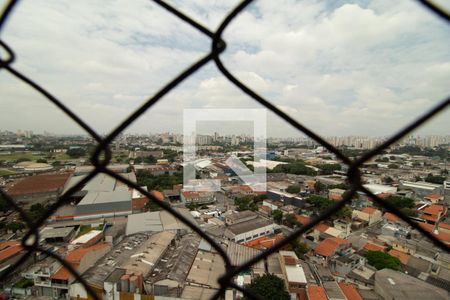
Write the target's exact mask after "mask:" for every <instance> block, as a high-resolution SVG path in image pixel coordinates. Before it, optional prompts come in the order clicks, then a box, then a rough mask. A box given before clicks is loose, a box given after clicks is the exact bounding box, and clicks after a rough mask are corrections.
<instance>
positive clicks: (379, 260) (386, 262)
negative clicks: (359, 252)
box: [364, 250, 400, 270]
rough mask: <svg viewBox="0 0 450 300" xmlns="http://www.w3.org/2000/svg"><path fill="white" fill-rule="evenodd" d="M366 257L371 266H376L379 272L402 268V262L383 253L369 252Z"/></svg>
mask: <svg viewBox="0 0 450 300" xmlns="http://www.w3.org/2000/svg"><path fill="white" fill-rule="evenodd" d="M364 256H365V257H366V258H367V262H368V263H369V265H371V266H374V267H375V268H376V269H377V270H381V269H385V268H389V269H393V270H398V269H399V268H400V260H399V259H398V258H397V257H395V256H391V255H389V254H387V253H385V252H383V251H372V250H369V251H367V252H366V253H365V254H364Z"/></svg>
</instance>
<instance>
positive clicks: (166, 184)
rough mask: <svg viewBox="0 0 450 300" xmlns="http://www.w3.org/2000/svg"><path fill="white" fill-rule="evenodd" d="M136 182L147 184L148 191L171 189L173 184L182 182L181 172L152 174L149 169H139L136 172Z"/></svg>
mask: <svg viewBox="0 0 450 300" xmlns="http://www.w3.org/2000/svg"><path fill="white" fill-rule="evenodd" d="M136 180H137V183H138V184H139V185H140V186H147V189H148V190H149V191H151V190H158V191H162V190H164V189H171V188H173V186H174V185H176V184H180V183H183V173H181V172H177V173H173V174H172V175H170V174H161V175H153V174H152V173H151V172H149V171H139V172H138V173H137V174H136Z"/></svg>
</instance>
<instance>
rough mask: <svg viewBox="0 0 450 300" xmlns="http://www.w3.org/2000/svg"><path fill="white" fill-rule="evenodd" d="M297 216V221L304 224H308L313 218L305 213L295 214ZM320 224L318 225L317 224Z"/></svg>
mask: <svg viewBox="0 0 450 300" xmlns="http://www.w3.org/2000/svg"><path fill="white" fill-rule="evenodd" d="M295 218H296V219H297V221H298V222H299V223H300V224H302V225H306V224H308V223H309V222H310V221H311V218H310V217H308V216H304V215H295ZM317 226H318V225H317Z"/></svg>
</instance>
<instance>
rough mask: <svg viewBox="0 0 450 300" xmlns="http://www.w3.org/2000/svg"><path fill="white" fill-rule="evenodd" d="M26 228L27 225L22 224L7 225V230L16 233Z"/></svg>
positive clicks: (11, 223) (10, 223) (12, 223)
mask: <svg viewBox="0 0 450 300" xmlns="http://www.w3.org/2000/svg"><path fill="white" fill-rule="evenodd" d="M24 228H25V224H24V223H22V222H16V221H13V222H9V223H8V224H6V229H9V230H12V231H14V232H16V231H17V230H22V229H24Z"/></svg>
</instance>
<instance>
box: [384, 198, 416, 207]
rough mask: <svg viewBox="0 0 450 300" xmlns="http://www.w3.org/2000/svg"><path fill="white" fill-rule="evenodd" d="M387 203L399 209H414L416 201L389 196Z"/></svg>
mask: <svg viewBox="0 0 450 300" xmlns="http://www.w3.org/2000/svg"><path fill="white" fill-rule="evenodd" d="M386 201H387V202H389V203H390V204H392V205H394V206H395V207H396V208H398V209H402V208H414V204H415V203H414V199H411V198H408V197H401V196H389V197H387V198H386Z"/></svg>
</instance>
